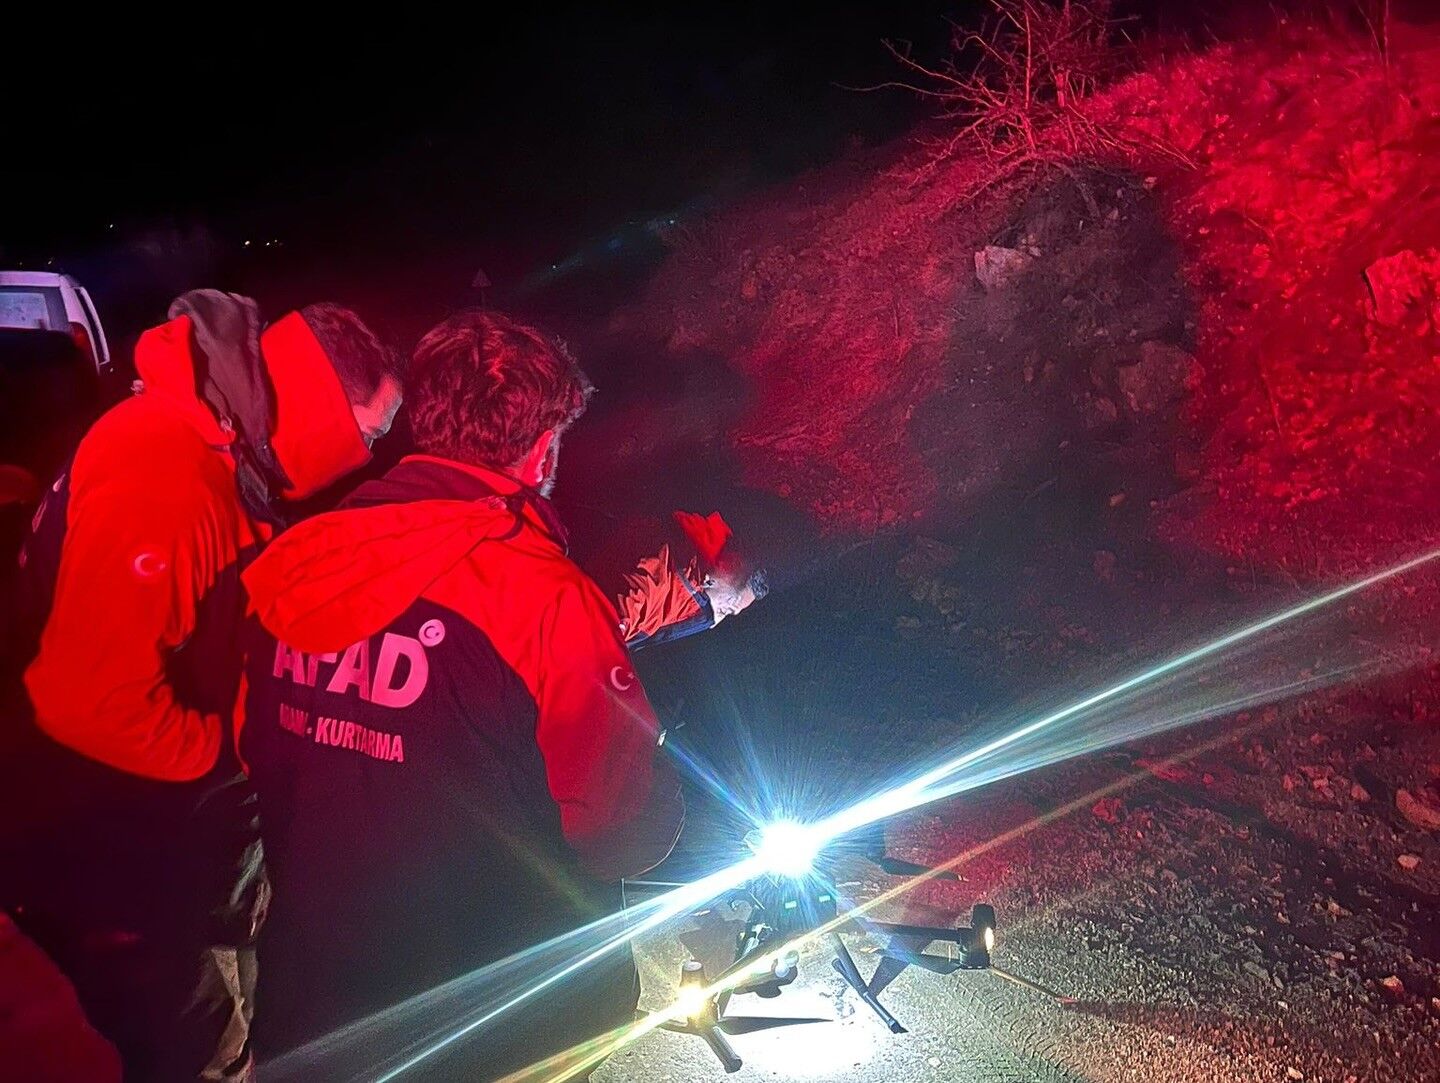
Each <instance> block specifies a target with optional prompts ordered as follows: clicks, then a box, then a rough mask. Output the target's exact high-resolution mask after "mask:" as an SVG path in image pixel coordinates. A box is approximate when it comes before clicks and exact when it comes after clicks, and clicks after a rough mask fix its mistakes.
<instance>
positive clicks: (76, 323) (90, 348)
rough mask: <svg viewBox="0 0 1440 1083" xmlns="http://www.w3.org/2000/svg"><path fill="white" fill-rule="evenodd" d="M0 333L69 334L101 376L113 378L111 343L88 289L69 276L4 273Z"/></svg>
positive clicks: (0, 276) (0, 279)
mask: <svg viewBox="0 0 1440 1083" xmlns="http://www.w3.org/2000/svg"><path fill="white" fill-rule="evenodd" d="M0 331H3V332H19V331H49V332H56V333H59V334H62V335H66V336H68V337H69V338H70V340H71V341H72V342H73V343H74V344H75V348H76V349H78V350H79V351H80V353H81V355H82V356H84V357H85V358H86V359H87V360H88V361H89V362H90V363H91V364H92V365H94V366H95V372H96V375H98V376H109V375H110V371H111V370H110V344H109V343H108V342H107V341H106V340H105V329H104V328H103V327H101V326H100V317H99V316H98V315H96V313H95V305H94V303H93V302H92V301H91V300H90V294H88V293H87V292H86V291H85V287H84V286H82V285H80V283H79V282H76V281H75V279H73V278H71V277H70V276H69V275H66V274H50V273H47V272H42V271H0Z"/></svg>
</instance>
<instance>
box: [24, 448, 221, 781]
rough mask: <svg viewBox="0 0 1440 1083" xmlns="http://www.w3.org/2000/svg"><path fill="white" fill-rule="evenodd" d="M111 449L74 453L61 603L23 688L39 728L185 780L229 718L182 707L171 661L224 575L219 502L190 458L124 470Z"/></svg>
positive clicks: (106, 759)
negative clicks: (217, 579) (172, 681)
mask: <svg viewBox="0 0 1440 1083" xmlns="http://www.w3.org/2000/svg"><path fill="white" fill-rule="evenodd" d="M107 450H108V451H110V452H115V451H117V450H118V449H117V448H115V447H113V446H111V447H109V448H108V449H107V448H106V447H104V446H100V447H94V446H92V448H91V449H90V451H91V454H90V455H88V456H86V455H85V454H84V452H85V449H84V448H83V447H82V452H81V454H80V455H78V456H77V458H76V464H75V472H74V474H73V475H72V478H71V491H70V506H69V516H68V519H69V522H68V527H67V529H66V534H65V542H64V548H63V550H62V552H61V557H60V569H59V576H58V579H57V581H56V584H55V599H54V605H53V608H52V610H51V612H50V617H49V619H48V621H47V622H46V624H45V630H44V633H43V634H42V636H41V640H40V652H39V654H38V656H37V657H36V659H35V661H34V662H33V663H31V665H30V668H29V669H28V670H27V671H26V674H25V683H26V686H27V687H28V689H29V692H30V698H31V701H32V702H33V704H34V707H35V716H36V722H37V724H38V725H39V726H40V728H41V729H42V730H44V731H45V732H46V733H47V734H49V735H50V736H51V737H52V738H53V739H54V740H56V741H58V742H59V743H60V744H63V745H66V746H67V747H69V748H72V749H74V750H75V751H76V752H79V753H81V754H82V755H84V756H88V757H90V758H91V759H94V760H98V761H100V762H101V763H104V764H108V765H109V766H111V767H116V768H119V769H120V770H122V771H129V772H131V773H132V774H137V775H143V776H145V777H147V778H155V779H163V780H167V781H187V780H190V779H194V778H198V777H200V776H201V775H203V774H204V773H205V772H206V771H208V770H210V768H211V767H213V766H214V764H215V761H216V758H217V756H218V754H219V750H220V741H221V731H222V726H221V720H220V718H219V716H218V715H215V714H201V713H200V712H198V711H195V710H187V709H186V708H184V707H181V706H180V705H179V704H178V703H177V702H176V699H175V694H174V690H173V689H172V688H171V686H170V684H169V682H168V680H167V677H166V666H165V662H166V658H167V656H168V654H169V653H170V652H171V651H173V650H174V649H175V648H177V647H178V646H179V645H180V644H182V643H183V642H184V641H185V640H186V638H187V637H188V636H189V635H190V633H191V632H192V631H193V630H194V628H195V620H196V610H197V607H198V604H199V599H200V598H201V597H202V596H203V595H204V593H205V591H206V590H207V589H208V588H209V587H210V585H211V584H212V583H213V582H214V580H215V576H216V573H217V563H218V562H217V552H216V546H215V544H213V539H214V537H215V523H216V515H215V514H214V508H213V507H212V505H213V504H214V496H213V494H211V493H209V492H208V491H207V490H206V489H205V483H204V480H203V478H202V477H201V476H200V472H199V471H186V470H184V466H185V465H186V464H185V462H184V461H183V460H182V461H179V462H172V463H170V464H168V466H169V468H168V469H165V468H159V467H157V468H156V469H154V470H146V469H141V468H140V464H136V463H133V462H132V463H130V464H126V465H128V467H129V468H128V469H127V468H126V465H120V466H119V467H118V468H117V464H116V463H115V462H109V463H107V462H106V461H104V460H105V459H106V458H107V457H108V456H107V454H106V452H107ZM149 465H152V466H154V465H155V464H154V463H150V464H149ZM191 465H193V464H191Z"/></svg>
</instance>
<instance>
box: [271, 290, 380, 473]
mask: <svg viewBox="0 0 1440 1083" xmlns="http://www.w3.org/2000/svg"><path fill="white" fill-rule="evenodd" d="M260 353H261V356H262V357H263V358H264V362H265V371H266V372H267V374H268V375H269V377H270V384H271V386H272V387H273V388H274V390H275V417H274V418H273V429H272V432H271V434H270V445H271V447H273V448H274V449H275V456H276V458H278V459H279V460H280V465H281V466H282V467H284V469H285V473H286V475H287V476H288V477H289V479H290V483H291V484H290V487H289V488H288V489H286V490H285V494H284V495H285V497H286V499H289V500H303V499H304V498H305V497H307V496H314V495H315V494H316V493H318V492H319V491H320V490H321V489H324V488H325V487H326V486H327V485H330V484H331V483H332V482H335V481H338V480H339V479H340V478H342V477H344V476H345V475H346V474H348V473H350V472H351V471H353V470H358V469H359V468H360V467H362V466H364V465H365V464H366V463H367V462H369V461H370V449H369V447H367V446H366V444H365V438H364V436H363V435H362V434H361V432H360V426H359V424H358V423H357V422H356V421H355V414H354V411H353V410H352V408H351V406H350V401H349V398H348V397H347V396H346V394H345V389H344V387H342V386H341V384H340V378H339V377H338V376H336V375H335V368H334V366H333V365H332V364H331V363H330V358H329V357H328V356H327V355H326V353H325V351H324V349H323V348H322V347H321V345H320V342H319V340H318V339H317V338H316V337H315V334H314V332H312V331H311V330H310V325H309V324H307V323H306V322H305V318H304V317H303V316H301V315H300V313H298V312H292V313H290V314H289V315H288V316H284V317H282V318H281V319H279V320H276V321H275V322H274V323H272V324H271V325H270V326H269V327H267V328H265V331H264V333H263V334H261V336H260Z"/></svg>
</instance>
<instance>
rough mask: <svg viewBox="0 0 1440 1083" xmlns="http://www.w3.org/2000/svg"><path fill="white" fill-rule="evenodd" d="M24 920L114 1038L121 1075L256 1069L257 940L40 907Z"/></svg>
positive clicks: (153, 1077)
mask: <svg viewBox="0 0 1440 1083" xmlns="http://www.w3.org/2000/svg"><path fill="white" fill-rule="evenodd" d="M21 924H22V927H23V928H24V929H25V931H26V932H27V933H29V934H30V935H31V936H32V937H33V938H34V939H35V940H36V942H37V943H39V944H40V946H41V947H43V948H44V949H45V950H46V952H47V953H48V954H49V955H50V957H51V958H52V959H54V960H55V962H56V964H57V965H58V966H59V967H60V969H61V970H62V971H63V972H64V973H65V975H66V976H67V977H68V978H69V979H70V981H71V982H72V983H73V984H74V986H75V992H76V994H77V995H78V997H79V999H80V1003H81V1006H82V1007H83V1008H84V1009H85V1014H86V1016H87V1017H88V1018H89V1020H90V1023H91V1025H92V1026H94V1027H95V1029H96V1030H98V1031H99V1032H100V1033H101V1034H102V1035H104V1036H105V1037H106V1038H107V1039H109V1040H110V1041H111V1042H112V1043H113V1044H114V1045H115V1047H116V1049H117V1050H118V1051H119V1053H120V1058H121V1062H122V1064H123V1065H124V1077H125V1079H126V1081H127V1083H129V1081H132V1080H133V1081H136V1083H141V1081H143V1083H152V1081H153V1083H170V1081H172V1080H173V1081H176V1083H180V1081H191V1080H245V1079H250V1078H253V1074H252V1072H253V1069H252V1067H251V1056H250V1040H249V1030H250V1016H251V1012H252V1007H253V1004H254V992H255V950H254V948H253V947H251V946H243V947H235V946H227V945H216V944H210V943H206V942H205V941H206V940H207V937H205V936H203V935H197V934H195V933H190V932H187V931H185V930H183V929H174V928H172V929H164V930H147V931H136V930H132V929H118V928H109V929H107V928H96V927H90V928H81V927H76V926H74V925H72V924H70V923H67V922H60V921H56V920H52V919H47V917H46V916H45V915H43V914H30V913H26V914H24V915H22V916H21Z"/></svg>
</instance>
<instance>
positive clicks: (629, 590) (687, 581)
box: [615, 545, 700, 643]
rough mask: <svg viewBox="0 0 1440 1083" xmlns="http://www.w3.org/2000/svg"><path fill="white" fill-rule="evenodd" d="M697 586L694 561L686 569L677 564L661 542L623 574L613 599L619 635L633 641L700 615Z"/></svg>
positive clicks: (696, 572)
mask: <svg viewBox="0 0 1440 1083" xmlns="http://www.w3.org/2000/svg"><path fill="white" fill-rule="evenodd" d="M699 589H700V585H699V576H698V569H697V567H696V564H695V562H694V561H691V563H690V566H689V567H688V568H685V569H681V568H679V567H677V566H676V564H675V557H674V554H673V553H672V551H671V549H670V546H668V545H662V546H661V547H660V552H659V553H657V554H656V555H655V556H653V557H645V558H644V559H643V560H641V561H640V563H639V564H637V565H636V566H635V567H634V569H633V570H631V571H630V572H629V573H628V574H626V576H625V581H624V586H623V587H622V588H621V590H620V592H619V594H618V596H617V597H616V599H615V607H616V609H617V610H618V612H619V615H620V634H621V636H623V637H624V639H625V642H626V643H633V642H634V641H635V640H639V639H648V638H650V637H651V636H653V635H656V634H657V633H659V632H660V631H662V630H663V629H665V628H669V627H672V626H674V625H677V624H683V623H684V622H686V621H688V620H693V619H694V618H695V617H697V616H699V615H700V602H699V601H698V600H697V599H696V597H695V592H696V591H698V590H699Z"/></svg>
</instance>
